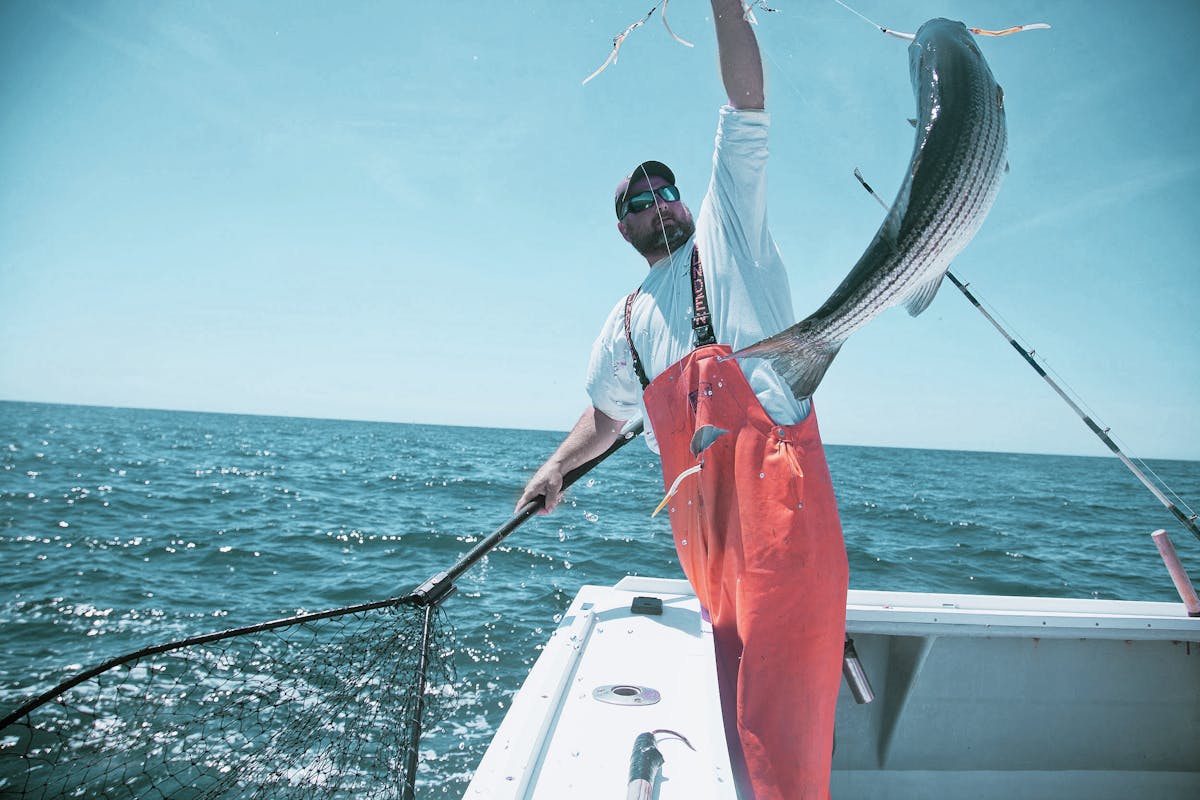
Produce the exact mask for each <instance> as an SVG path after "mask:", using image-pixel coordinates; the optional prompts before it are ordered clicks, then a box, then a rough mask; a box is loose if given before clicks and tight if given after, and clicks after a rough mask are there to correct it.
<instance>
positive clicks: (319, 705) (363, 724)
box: [0, 598, 454, 800]
mask: <svg viewBox="0 0 1200 800" xmlns="http://www.w3.org/2000/svg"><path fill="white" fill-rule="evenodd" d="M440 616H441V612H440V611H439V610H437V609H436V608H435V607H432V606H426V607H424V608H417V607H414V606H413V604H412V603H411V601H410V600H409V599H408V598H404V599H399V600H394V601H384V602H382V603H378V604H369V605H364V606H358V607H354V608H347V609H338V610H335V611H330V612H322V613H320V614H313V615H308V616H305V617H297V618H294V619H292V620H280V621H277V622H273V623H265V624H263V625H259V626H253V627H250V628H245V629H239V630H235V631H228V632H224V633H220V634H212V635H209V636H204V637H197V638H195V639H191V640H186V641H184V642H178V643H173V644H170V645H163V646H159V647H154V648H148V649H146V650H142V651H139V652H137V653H132V654H130V655H128V656H124V657H122V658H120V659H114V661H112V662H109V663H107V664H104V665H101V666H100V667H98V668H96V669H95V670H90V671H89V672H90V673H94V674H91V675H90V676H88V673H82V674H81V675H80V676H78V677H77V678H76V679H75V680H77V681H79V678H84V677H85V676H88V677H86V678H85V679H83V680H81V681H79V682H78V683H76V684H75V685H72V686H70V688H66V689H65V690H61V689H62V687H61V686H60V687H56V689H54V690H51V692H49V693H48V695H49V696H43V697H42V698H40V700H42V701H45V702H42V703H41V704H40V705H35V706H34V707H32V708H24V707H23V708H22V709H19V710H18V712H19V716H17V717H16V718H15V719H13V720H12V721H11V722H8V723H7V724H5V725H4V727H3V728H2V729H0V795H2V796H4V797H6V798H7V797H21V798H69V797H88V798H92V797H104V798H126V797H128V798H172V799H173V800H187V799H190V798H210V797H221V798H391V797H401V796H405V793H406V787H407V792H411V786H412V781H413V779H414V777H415V776H414V775H413V774H412V773H413V772H414V771H415V768H416V758H415V756H416V746H417V741H416V740H417V739H418V738H419V736H420V732H419V729H420V720H421V716H422V714H423V713H425V712H428V714H429V715H430V716H435V715H436V714H437V713H438V708H437V706H438V704H439V703H438V698H439V693H437V692H430V691H427V690H426V686H427V681H426V677H427V675H426V668H427V666H426V665H427V662H428V664H429V665H430V666H429V667H428V669H429V673H428V683H429V684H432V685H447V684H449V683H452V682H453V679H454V676H453V675H452V674H450V671H451V669H452V668H451V666H450V659H449V657H448V652H447V651H446V650H445V642H446V641H447V637H448V635H449V634H448V633H446V632H444V631H443V628H444V626H443V625H442V624H440V623H441V622H442V621H443V620H439V619H438V617H440ZM435 622H437V623H439V624H433V623H435ZM68 683H71V682H68ZM64 685H66V684H64ZM59 690H61V691H59ZM56 692H57V694H56ZM18 712H14V713H18ZM12 716H13V715H10V719H11V718H12ZM414 722H415V724H414Z"/></svg>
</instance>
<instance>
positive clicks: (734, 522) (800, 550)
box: [627, 256, 849, 800]
mask: <svg viewBox="0 0 1200 800" xmlns="http://www.w3.org/2000/svg"><path fill="white" fill-rule="evenodd" d="M698 271H699V259H698V257H696V256H694V257H693V285H698V286H699V287H700V288H699V289H698V293H703V277H702V276H697V273H698ZM697 301H698V302H697V306H696V308H697V311H698V312H700V311H703V312H704V316H705V317H707V306H706V305H705V302H704V299H703V297H702V296H701V297H698V298H697ZM627 305H628V304H627ZM698 316H699V314H698ZM704 323H705V324H707V319H705V320H704ZM698 327H699V326H698ZM708 338H710V339H711V336H710V337H708ZM700 341H702V342H703V341H704V337H703V336H701V337H700ZM630 344H631V345H632V340H630ZM729 352H730V349H729V347H727V346H725V345H716V344H708V345H701V346H700V347H698V348H697V349H695V350H693V351H692V352H691V353H689V354H688V355H687V356H685V357H684V358H683V359H682V360H681V361H679V362H677V363H675V364H673V365H671V366H670V367H668V368H667V369H666V370H665V371H664V372H662V373H661V374H660V375H658V376H657V377H656V378H655V379H654V380H653V381H651V382H650V383H649V385H648V386H646V388H645V390H644V399H645V404H646V411H647V414H648V416H649V418H650V422H651V425H652V426H653V428H654V433H655V436H656V437H657V439H658V445H659V449H660V452H661V455H662V464H663V480H664V485H665V486H666V487H668V488H669V487H670V486H671V484H672V483H673V482H674V480H675V478H676V476H678V475H680V474H681V473H683V472H684V471H685V470H689V469H692V468H694V467H695V466H697V465H700V470H699V471H698V472H696V473H695V474H691V475H689V476H687V477H685V478H684V479H683V480H681V481H680V483H679V485H678V488H677V491H676V493H675V495H674V496H673V497H672V498H671V500H670V501H669V504H668V510H669V513H670V519H671V530H672V533H673V535H674V538H675V548H676V551H677V552H678V554H679V561H680V564H681V565H682V566H683V570H684V573H685V574H686V575H687V577H688V580H689V581H691V584H692V587H693V588H694V589H695V591H696V595H697V597H698V598H699V600H700V602H701V604H702V605H703V606H704V608H705V609H707V611H708V614H709V616H710V617H711V619H712V626H713V634H714V640H715V644H716V659H717V676H718V682H719V685H720V690H721V708H722V715H723V717H724V720H725V735H726V741H727V744H728V747H729V754H730V759H731V763H732V765H733V770H734V776H735V780H736V781H737V785H738V791H739V794H740V796H741V797H742V798H743V800H748V799H749V798H754V799H755V800H801V799H802V798H827V797H828V796H829V772H830V764H831V761H832V757H833V722H834V714H835V711H836V706H837V693H838V687H839V683H840V681H841V665H842V650H843V642H844V636H845V619H846V588H847V582H848V575H849V569H848V566H847V561H846V550H845V546H844V544H843V541H842V528H841V522H840V520H839V518H838V512H837V501H836V499H835V498H834V493H833V484H832V481H831V480H830V477H829V469H828V467H827V466H826V463H825V453H824V449H823V448H822V446H821V438H820V433H819V431H818V429H817V420H816V415H815V412H813V413H810V414H809V416H808V417H807V418H806V419H805V420H804V421H803V422H800V423H798V424H796V425H787V426H783V425H777V424H775V423H774V422H773V421H772V420H771V418H770V417H769V416H768V415H767V412H766V411H765V410H764V409H763V407H762V405H761V403H760V402H759V400H758V398H757V396H756V395H755V394H754V391H753V389H751V387H750V385H749V383H748V382H747V381H746V378H745V376H744V375H743V373H742V370H741V368H740V367H739V366H738V363H737V362H736V361H732V360H730V361H719V360H718V357H719V356H723V355H728V354H729ZM635 360H636V356H635ZM638 369H639V371H640V369H641V367H640V364H638ZM704 426H713V429H712V430H709V431H706V433H707V434H709V436H708V438H709V439H711V438H712V437H713V436H715V440H712V443H711V444H710V445H708V446H707V447H706V448H705V449H703V450H701V451H700V452H699V453H698V454H697V453H696V452H694V450H695V449H697V448H698V447H700V446H703V442H699V443H698V442H696V441H695V439H696V432H697V431H698V430H700V429H702V428H704ZM718 431H724V433H718Z"/></svg>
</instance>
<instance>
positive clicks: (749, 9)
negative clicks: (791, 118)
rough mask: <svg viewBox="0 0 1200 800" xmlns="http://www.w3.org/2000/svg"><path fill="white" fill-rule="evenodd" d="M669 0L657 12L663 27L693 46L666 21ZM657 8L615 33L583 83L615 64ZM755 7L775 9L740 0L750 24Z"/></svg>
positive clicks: (755, 0) (759, 0) (758, 0)
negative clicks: (606, 51)
mask: <svg viewBox="0 0 1200 800" xmlns="http://www.w3.org/2000/svg"><path fill="white" fill-rule="evenodd" d="M669 2H670V0H663V1H662V3H661V6H662V11H661V12H659V16H660V17H661V18H662V22H663V27H665V28H666V29H667V33H669V34H670V35H671V38H672V39H674V40H675V41H677V42H679V43H680V44H681V45H684V46H685V47H695V45H694V44H692V43H691V42H689V41H688V40H686V39H684V38H683V37H681V36H679V34H677V33H675V31H674V30H673V29H672V28H671V23H669V22H667V3H669ZM658 8H659V5H655V6H653V7H652V8H651V9H650V10H649V11H647V12H646V15H645V16H644V17H642V18H641V19H639V20H638V21H637V22H634V23H633V24H632V25H630V26H629V27H628V28H626V29H625V30H623V31H621V32H620V33H619V34H617V37H616V38H615V39H613V48H612V52H611V53H609V54H608V58H606V59H605V60H604V63H603V64H601V65H600V67H599V68H598V69H597V70H596V71H595V72H593V73H592V74H591V75H588V76H587V77H586V78H584V79H583V82H584V84H585V85H586V84H587V83H588V81H590V80H591V79H592V78H594V77H596V76H597V75H599V74H600V73H601V72H604V70H606V69H608V68H609V66H611V65H612V64H615V63H616V62H617V54H618V53H619V52H620V50H621V45H622V44H623V43H624V42H625V37H627V36H629V34H631V33H633V32H634V31H635V30H636V29H638V28H640V27H642V26H643V25H645V24H646V20H648V19H650V17H651V16H653V15H654V12H655V11H657V10H658ZM755 8H760V9H762V10H763V11H770V12H774V11H776V9H774V8H770V7H769V6H768V5H767V4H766V3H765V2H764V0H753V2H746V0H742V9H743V15H744V16H745V19H746V20H747V21H748V22H749V23H750V24H752V25H757V24H758V20H757V19H756V18H755V16H754V9H755Z"/></svg>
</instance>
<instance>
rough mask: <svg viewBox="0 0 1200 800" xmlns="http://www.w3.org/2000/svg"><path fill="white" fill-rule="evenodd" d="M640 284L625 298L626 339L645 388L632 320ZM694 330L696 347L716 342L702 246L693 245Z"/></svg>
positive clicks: (636, 371)
mask: <svg viewBox="0 0 1200 800" xmlns="http://www.w3.org/2000/svg"><path fill="white" fill-rule="evenodd" d="M641 290H642V288H641V287H640V286H639V287H638V288H636V289H634V290H633V291H632V292H630V294H629V296H628V297H626V298H625V341H626V342H627V343H628V344H629V352H630V353H632V354H633V371H634V372H635V373H637V377H638V380H639V381H640V382H641V384H642V388H643V389H645V388H646V387H647V386H649V385H650V379H649V378H647V377H646V369H645V367H643V366H642V359H641V357H639V356H638V352H637V348H636V347H634V346H633V333H632V331H631V330H630V328H631V325H630V322H631V320H632V318H633V301H634V300H635V299H636V298H637V296H638V292H640V291H641ZM692 332H693V334H695V345H694V346H695V347H703V346H704V345H706V344H716V343H717V337H716V336H714V335H713V327H712V315H711V314H710V313H709V310H708V294H707V293H706V292H705V290H704V267H703V265H701V263H700V248H698V247H696V246H694V245H693V247H692Z"/></svg>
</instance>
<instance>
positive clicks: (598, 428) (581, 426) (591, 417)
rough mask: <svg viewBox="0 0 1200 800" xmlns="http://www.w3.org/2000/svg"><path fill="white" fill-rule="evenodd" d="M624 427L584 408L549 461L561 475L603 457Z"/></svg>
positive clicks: (592, 408)
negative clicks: (557, 468)
mask: <svg viewBox="0 0 1200 800" xmlns="http://www.w3.org/2000/svg"><path fill="white" fill-rule="evenodd" d="M623 425H624V423H623V422H621V421H620V420H615V419H613V418H612V417H610V416H608V415H607V414H605V413H604V412H603V411H601V410H600V409H598V408H595V407H588V408H587V409H585V410H584V412H583V414H581V415H580V417H579V421H578V422H576V423H575V427H574V428H572V429H571V432H570V433H568V434H567V438H566V439H564V440H563V442H562V444H560V445H559V446H558V449H557V450H555V451H554V455H552V456H550V458H549V461H551V462H554V463H555V465H556V466H558V467H559V468H560V471H561V472H562V473H563V474H566V473H567V472H570V471H571V470H573V469H575V467H578V466H579V465H580V464H584V463H586V462H587V461H590V460H591V459H593V458H595V457H596V456H598V455H600V454H601V453H603V452H604V451H605V450H607V449H608V448H609V447H611V446H612V443H613V442H615V441H616V440H617V437H618V436H620V435H621V428H622V426H623Z"/></svg>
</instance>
